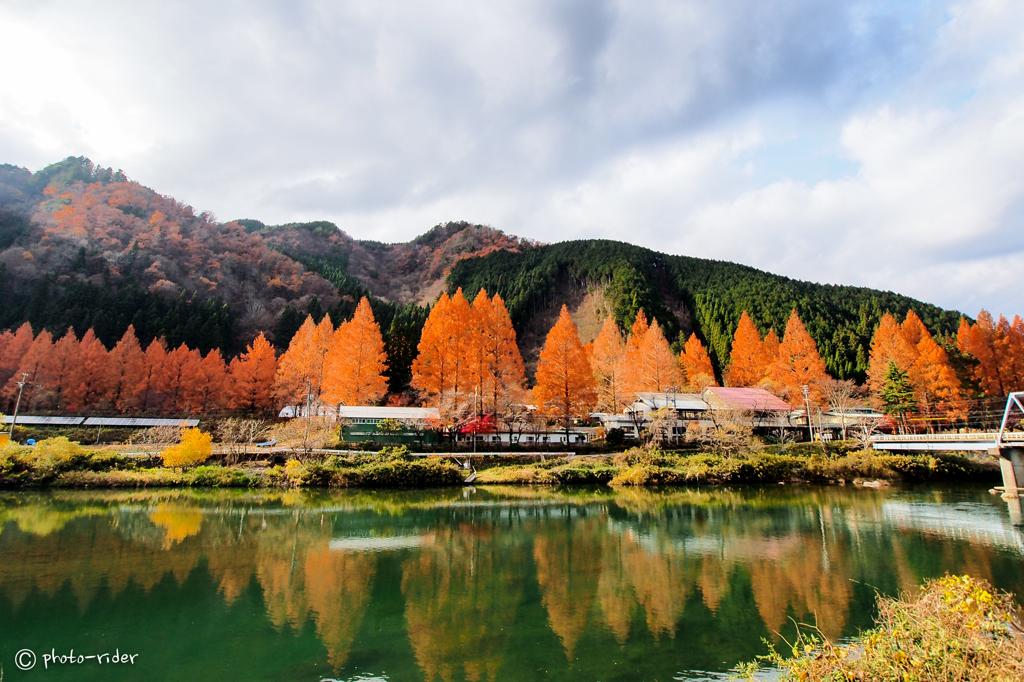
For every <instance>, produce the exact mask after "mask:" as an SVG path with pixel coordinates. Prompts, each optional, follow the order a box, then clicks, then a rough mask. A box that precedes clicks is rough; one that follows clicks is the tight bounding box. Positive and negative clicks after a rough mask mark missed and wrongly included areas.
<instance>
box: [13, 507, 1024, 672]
mask: <svg viewBox="0 0 1024 682" xmlns="http://www.w3.org/2000/svg"><path fill="white" fill-rule="evenodd" d="M1022 568H1024V538H1022V535H1021V532H1020V530H1019V529H1016V528H1014V527H1012V526H1011V525H1010V521H1009V517H1008V515H1007V513H1006V511H1005V507H1002V506H1000V504H999V500H998V499H996V498H991V497H990V496H988V495H987V494H986V493H984V492H981V491H959V492H957V491H942V490H917V491H899V490H875V491H867V490H843V489H836V488H831V489H817V488H808V489H796V490H792V489H788V490H774V489H772V490H753V489H751V490H734V491H730V490H720V489H719V490H709V491H703V490H701V491H697V490H673V491H666V492H658V491H652V490H628V491H619V492H614V491H610V490H608V489H606V488H602V489H587V488H583V489H569V490H561V491H560V490H555V489H550V488H543V489H536V488H532V489H531V488H507V489H504V488H489V489H486V490H485V489H479V490H476V491H470V490H467V491H458V490H455V491H438V492H417V493H368V492H352V493H339V494H332V495H325V494H319V495H317V494H312V495H307V494H298V493H292V492H289V493H250V492H222V493H198V494H191V493H187V492H182V491H158V492H118V493H81V492H79V493H71V492H55V493H53V494H37V493H9V494H4V495H2V496H0V631H2V632H4V633H16V636H14V637H12V638H5V640H4V641H3V642H2V643H0V655H2V656H4V657H9V656H12V655H13V652H14V651H16V650H17V649H18V648H21V646H22V645H23V644H24V642H22V640H25V641H29V640H33V639H45V637H44V635H46V636H49V635H50V633H54V632H56V633H58V634H57V635H54V636H58V637H65V638H67V639H69V641H72V644H74V641H77V640H74V637H77V636H80V632H81V627H85V626H86V625H88V626H89V627H92V628H94V629H97V630H102V631H103V632H104V633H106V632H109V631H114V632H117V631H119V629H120V630H121V631H123V632H122V636H124V637H136V638H137V640H138V641H139V642H140V646H142V647H144V646H145V644H146V642H147V641H150V642H151V643H153V644H154V645H155V643H156V642H157V640H159V641H160V642H164V640H165V638H170V639H173V638H174V637H176V636H178V635H176V634H174V632H173V631H174V627H175V625H174V623H176V622H179V621H181V620H182V619H183V618H194V617H195V616H196V614H198V617H199V618H200V619H202V618H204V617H205V615H204V614H210V613H212V614H214V615H213V616H210V623H209V624H208V627H209V628H210V629H211V631H212V632H214V633H216V632H218V631H220V632H222V633H224V634H225V635H229V634H230V635H231V636H232V637H235V639H231V640H230V641H231V642H233V648H232V649H231V652H230V653H229V654H228V655H227V660H225V659H224V654H223V653H222V652H220V653H218V656H219V660H218V663H219V664H222V665H223V666H226V668H222V669H221V670H223V669H226V670H230V671H234V672H236V673H237V672H242V671H244V673H245V675H244V676H245V677H246V678H248V679H283V678H289V679H294V678H295V677H299V678H308V679H321V678H322V677H324V676H325V675H337V676H339V677H348V678H351V677H353V676H355V675H357V674H358V675H364V676H365V675H379V676H385V675H387V676H390V677H391V678H392V679H399V678H401V679H416V678H418V679H423V680H430V681H433V680H437V679H440V680H444V681H445V682H450V681H454V680H469V681H471V682H477V681H483V680H488V681H494V680H500V679H532V678H535V677H538V676H545V677H551V676H554V677H561V678H562V679H598V678H600V679H615V678H616V676H620V677H621V679H656V678H657V679H665V678H670V677H672V676H677V675H680V674H688V673H690V672H692V671H695V670H709V671H722V670H727V669H729V668H730V667H731V666H732V665H734V664H735V663H736V662H738V661H740V660H745V659H749V658H751V657H753V656H754V655H755V654H757V653H760V652H761V646H762V645H761V644H760V638H761V637H768V638H773V639H777V638H778V637H779V636H780V633H783V634H785V633H786V632H787V631H788V629H791V628H792V627H793V625H792V624H793V622H794V621H801V622H808V623H816V624H817V626H818V627H819V628H820V629H821V630H822V632H823V633H824V634H826V635H827V636H829V637H832V638H838V637H844V636H847V637H848V636H853V635H855V634H856V632H857V629H858V628H862V627H865V626H867V625H868V624H869V623H870V619H871V615H872V604H873V600H874V592H875V590H876V589H877V590H879V591H881V592H883V593H889V594H892V593H895V592H897V591H899V590H912V589H914V587H915V586H916V585H918V584H919V583H920V581H921V580H922V579H923V578H926V577H933V576H937V575H941V574H943V573H944V572H946V571H951V572H967V573H971V574H973V575H977V576H980V577H984V578H986V579H988V580H990V581H992V582H993V583H994V584H996V585H997V586H999V587H1002V588H1004V589H1009V590H1012V591H1014V592H1016V593H1017V594H1018V595H1022V594H1024V578H1022V576H1024V571H1022V570H1021V569H1022ZM69 609H70V611H69ZM71 611H73V612H77V615H76V616H75V618H74V619H72V620H73V621H75V622H72V621H69V620H68V613H69V612H71ZM129 614H130V615H129ZM185 614H191V615H185ZM140 620H141V621H142V622H141V623H140V622H139V621H140ZM191 622H192V623H193V625H194V624H195V620H194V619H193V620H192V621H191ZM75 623H77V625H76V624H75ZM140 626H143V627H141V628H140ZM76 628H78V629H76ZM217 628H219V629H220V630H217ZM86 631H87V632H92V630H89V629H88V628H86ZM89 636H93V635H89ZM95 636H96V637H98V636H99V634H96V635H95ZM104 636H109V635H104ZM212 636H214V637H216V634H214V635H212ZM147 637H148V638H149V639H147ZM80 645H81V644H80ZM182 646H185V644H182ZM11 647H14V648H13V649H11ZM257 647H261V649H260V655H259V656H258V657H255V658H254V655H253V652H254V650H255V649H256V648H257ZM8 649H11V650H10V651H8ZM194 655H195V656H199V657H200V658H202V656H203V654H202V653H201V652H196V653H195V654H194ZM247 666H251V667H247ZM541 670H544V671H547V672H545V674H544V675H540V673H539V672H538V671H541ZM159 672H160V677H162V678H163V679H178V678H179V677H180V678H181V679H214V677H215V676H216V675H217V674H219V673H218V668H217V666H216V665H212V664H211V665H200V664H199V663H198V662H197V665H196V667H195V668H193V669H192V670H190V671H188V672H187V674H186V672H185V671H184V670H181V671H180V672H179V669H178V668H177V667H176V665H175V664H174V663H173V662H172V663H170V664H168V665H165V666H163V667H162V668H161V669H160V671H159ZM176 675H177V676H178V677H175V676H176ZM232 676H233V677H238V676H239V675H237V674H235V675H232Z"/></svg>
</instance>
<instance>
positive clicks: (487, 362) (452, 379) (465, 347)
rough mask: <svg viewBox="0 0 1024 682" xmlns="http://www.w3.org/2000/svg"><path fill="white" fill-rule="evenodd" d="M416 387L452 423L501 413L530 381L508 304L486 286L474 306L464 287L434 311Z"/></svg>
mask: <svg viewBox="0 0 1024 682" xmlns="http://www.w3.org/2000/svg"><path fill="white" fill-rule="evenodd" d="M412 372H413V374H412V386H413V388H415V389H417V390H419V391H420V392H421V393H422V394H423V395H424V396H425V398H426V404H427V405H430V406H433V407H438V408H439V409H440V410H441V412H442V416H443V418H444V419H445V420H447V421H452V420H458V419H459V418H461V417H462V416H463V415H465V414H466V413H467V412H473V413H481V414H483V413H487V414H492V415H493V414H495V413H497V412H499V411H500V407H501V406H502V405H503V404H505V403H506V401H505V400H504V399H503V398H504V397H506V396H507V395H508V394H509V393H515V392H516V391H518V390H519V389H520V388H521V387H522V385H523V383H524V381H525V372H524V368H523V360H522V357H521V356H520V354H519V347H518V346H517V345H516V334H515V330H514V329H513V328H512V320H511V318H509V315H508V311H507V310H506V309H505V303H504V301H502V299H501V297H500V296H497V295H495V296H494V297H493V298H488V296H487V292H485V291H483V290H481V291H480V292H479V293H478V294H477V296H476V298H475V299H474V301H473V304H472V305H470V304H469V301H467V300H466V298H465V296H463V294H462V290H461V289H459V290H457V291H456V292H455V294H454V295H452V296H451V297H448V296H447V295H446V294H441V298H440V299H438V301H437V303H435V304H434V307H433V308H432V309H431V311H430V315H429V317H427V321H426V324H424V326H423V334H422V336H421V337H420V343H419V354H418V355H417V356H416V359H415V360H414V361H413V363H412Z"/></svg>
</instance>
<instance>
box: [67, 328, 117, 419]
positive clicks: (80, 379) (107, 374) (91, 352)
mask: <svg viewBox="0 0 1024 682" xmlns="http://www.w3.org/2000/svg"><path fill="white" fill-rule="evenodd" d="M111 369H112V367H111V365H110V361H109V353H108V352H107V348H106V346H104V345H103V342H102V341H100V340H99V339H97V338H96V333H95V332H94V331H93V330H92V329H91V328H90V329H89V331H87V332H86V333H85V335H84V336H83V337H82V340H81V342H80V343H79V345H78V361H77V363H76V364H75V366H74V367H72V369H71V375H70V377H69V382H68V384H69V385H68V390H67V392H66V395H67V408H68V409H69V410H74V411H80V410H82V409H89V408H97V407H102V406H103V405H104V404H105V403H107V402H108V401H109V400H110V394H111V390H112V388H113V379H114V377H113V374H112V372H111Z"/></svg>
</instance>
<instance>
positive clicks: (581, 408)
mask: <svg viewBox="0 0 1024 682" xmlns="http://www.w3.org/2000/svg"><path fill="white" fill-rule="evenodd" d="M533 396H534V400H535V401H536V403H537V405H538V406H540V407H541V408H542V409H543V410H544V411H545V412H547V413H548V414H551V415H552V416H554V417H556V418H557V419H558V420H559V421H561V422H562V425H563V426H564V427H565V442H566V444H568V442H569V428H570V427H571V426H572V421H573V419H574V418H576V417H583V416H586V415H587V414H589V413H590V409H591V408H592V407H593V405H594V402H595V401H596V400H597V390H596V387H595V385H594V375H593V373H592V372H591V370H590V361H589V360H588V358H587V353H586V351H585V350H584V349H583V344H582V343H580V334H579V330H578V329H576V325H575V324H574V323H573V321H572V318H571V317H569V310H568V308H566V307H565V306H564V305H563V306H562V310H561V312H560V313H559V315H558V321H557V322H555V326H554V327H552V328H551V331H550V332H548V336H547V339H546V340H545V341H544V348H542V349H541V351H540V360H539V361H538V363H537V385H536V386H535V387H534V389H533Z"/></svg>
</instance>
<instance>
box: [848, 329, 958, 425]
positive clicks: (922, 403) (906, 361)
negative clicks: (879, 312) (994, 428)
mask: <svg viewBox="0 0 1024 682" xmlns="http://www.w3.org/2000/svg"><path fill="white" fill-rule="evenodd" d="M968 333H970V330H968ZM890 364H892V365H895V366H896V367H897V368H898V369H900V370H901V371H903V372H906V373H907V377H908V379H909V381H910V384H911V386H912V387H913V389H914V397H915V400H916V402H917V404H918V409H919V410H920V411H921V413H922V414H923V416H924V418H925V419H926V420H929V426H930V420H931V419H933V418H934V417H933V416H932V415H933V414H934V413H936V412H941V413H944V414H945V415H946V416H947V417H948V418H951V419H957V418H962V417H963V416H965V415H966V404H965V403H964V401H963V398H962V392H961V387H960V381H959V379H957V376H956V372H955V371H954V370H953V367H952V365H951V364H950V362H949V358H948V357H947V356H946V351H945V350H943V349H942V347H941V346H940V345H939V344H938V343H937V342H936V341H935V339H933V338H932V335H931V333H929V331H928V329H927V328H926V327H925V326H924V323H923V322H921V318H920V317H918V316H917V314H916V313H915V312H914V311H912V310H911V311H909V312H908V313H907V317H906V319H905V320H904V321H903V324H899V323H898V322H897V321H896V318H895V317H893V316H892V315H891V314H890V313H886V314H885V315H883V316H882V319H881V320H880V321H879V323H878V328H877V329H876V330H875V334H874V336H873V337H872V339H871V355H870V357H869V364H868V387H869V388H870V389H871V393H872V395H873V396H874V398H875V400H876V401H878V400H881V394H882V390H883V388H884V387H885V377H886V374H887V372H888V371H889V367H890Z"/></svg>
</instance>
